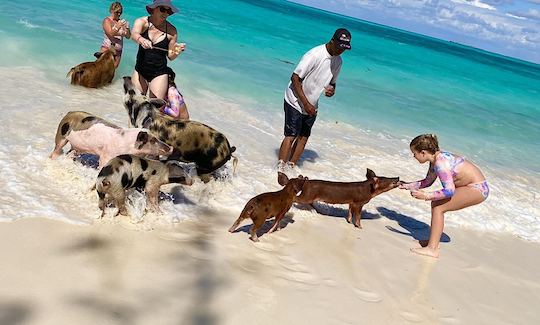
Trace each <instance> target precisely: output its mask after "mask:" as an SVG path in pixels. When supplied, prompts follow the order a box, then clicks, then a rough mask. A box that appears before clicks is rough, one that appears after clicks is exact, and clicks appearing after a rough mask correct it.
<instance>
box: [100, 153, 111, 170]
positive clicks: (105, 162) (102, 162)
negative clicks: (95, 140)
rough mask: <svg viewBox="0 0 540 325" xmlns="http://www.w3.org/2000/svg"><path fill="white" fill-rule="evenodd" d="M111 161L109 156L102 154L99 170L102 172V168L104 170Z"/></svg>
mask: <svg viewBox="0 0 540 325" xmlns="http://www.w3.org/2000/svg"><path fill="white" fill-rule="evenodd" d="M109 160H111V157H109V155H107V154H105V153H103V152H100V153H99V165H98V170H101V168H103V167H104V166H105V165H106V164H107V163H108V162H109Z"/></svg>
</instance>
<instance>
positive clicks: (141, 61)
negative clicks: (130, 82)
mask: <svg viewBox="0 0 540 325" xmlns="http://www.w3.org/2000/svg"><path fill="white" fill-rule="evenodd" d="M148 23H149V24H151V23H150V17H148ZM150 27H151V26H148V29H147V30H145V31H144V32H142V33H141V36H142V37H144V38H146V39H150V37H149V35H148V30H150ZM152 46H153V47H159V48H162V49H168V48H169V40H168V39H167V23H166V24H165V38H164V39H163V40H161V41H159V42H157V43H156V44H152ZM135 70H136V71H137V72H138V73H139V74H140V75H141V76H143V78H144V79H145V80H146V81H147V82H150V81H152V79H154V78H155V77H157V76H161V75H162V74H169V72H170V70H171V69H170V68H169V67H167V52H166V51H163V50H158V49H155V48H152V49H145V48H144V47H142V46H141V45H139V51H138V52H137V61H136V63H135Z"/></svg>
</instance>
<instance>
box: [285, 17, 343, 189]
mask: <svg viewBox="0 0 540 325" xmlns="http://www.w3.org/2000/svg"><path fill="white" fill-rule="evenodd" d="M350 48H351V33H350V32H349V31H348V30H346V29H345V28H339V29H337V30H336V31H335V33H334V36H333V37H332V39H331V40H330V41H329V42H328V43H326V44H322V45H319V46H317V47H314V48H312V49H311V50H309V51H308V52H307V53H306V54H304V56H303V57H302V59H301V60H300V63H298V66H297V67H296V69H294V72H293V74H292V76H291V81H290V82H289V86H288V87H287V90H285V100H284V104H283V106H284V110H285V127H284V135H285V138H284V139H283V141H282V142H281V147H280V148H279V162H278V172H284V170H285V169H287V168H291V167H292V168H294V166H295V165H296V162H297V161H298V159H299V158H300V156H301V155H302V153H303V152H304V148H305V146H306V143H307V140H308V138H309V136H310V134H311V128H312V126H313V124H314V123H315V119H316V118H317V107H318V103H319V97H320V96H321V94H322V92H323V91H324V94H325V95H326V96H327V97H332V96H334V93H335V91H336V80H337V78H338V75H339V72H340V70H341V62H342V60H341V56H340V55H341V54H342V53H343V52H344V51H345V50H349V49H350ZM280 183H281V182H280Z"/></svg>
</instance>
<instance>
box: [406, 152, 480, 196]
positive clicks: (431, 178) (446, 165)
mask: <svg viewBox="0 0 540 325" xmlns="http://www.w3.org/2000/svg"><path fill="white" fill-rule="evenodd" d="M464 161H465V159H464V158H463V157H460V156H455V155H453V154H451V153H449V152H446V151H441V152H440V153H439V154H438V155H437V157H436V158H435V165H434V166H433V167H431V166H430V169H429V171H428V174H427V175H426V178H424V179H423V180H421V181H417V182H413V183H408V184H405V185H404V187H405V188H406V189H408V190H418V189H421V188H425V187H429V186H431V185H432V184H433V183H434V182H435V180H436V179H437V177H439V179H440V180H441V184H442V186H443V188H442V189H441V190H438V191H434V192H431V193H426V195H427V198H426V200H430V201H436V200H442V199H447V198H450V197H452V196H453V195H454V192H455V190H456V185H455V184H454V177H456V176H457V169H458V167H459V166H460V165H461V164H462V163H463V162H464ZM467 186H471V187H473V188H475V189H477V190H478V191H480V193H482V196H484V199H486V198H487V197H488V195H489V187H488V185H487V182H486V181H483V182H480V183H473V184H469V185H467Z"/></svg>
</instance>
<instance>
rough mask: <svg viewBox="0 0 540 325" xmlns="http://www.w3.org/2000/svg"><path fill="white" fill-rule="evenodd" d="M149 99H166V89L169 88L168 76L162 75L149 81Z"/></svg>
mask: <svg viewBox="0 0 540 325" xmlns="http://www.w3.org/2000/svg"><path fill="white" fill-rule="evenodd" d="M149 87H150V97H155V98H160V99H165V100H166V99H167V89H168V88H169V76H168V75H167V74H162V75H160V76H157V77H155V78H154V79H152V81H150V86H149Z"/></svg>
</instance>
